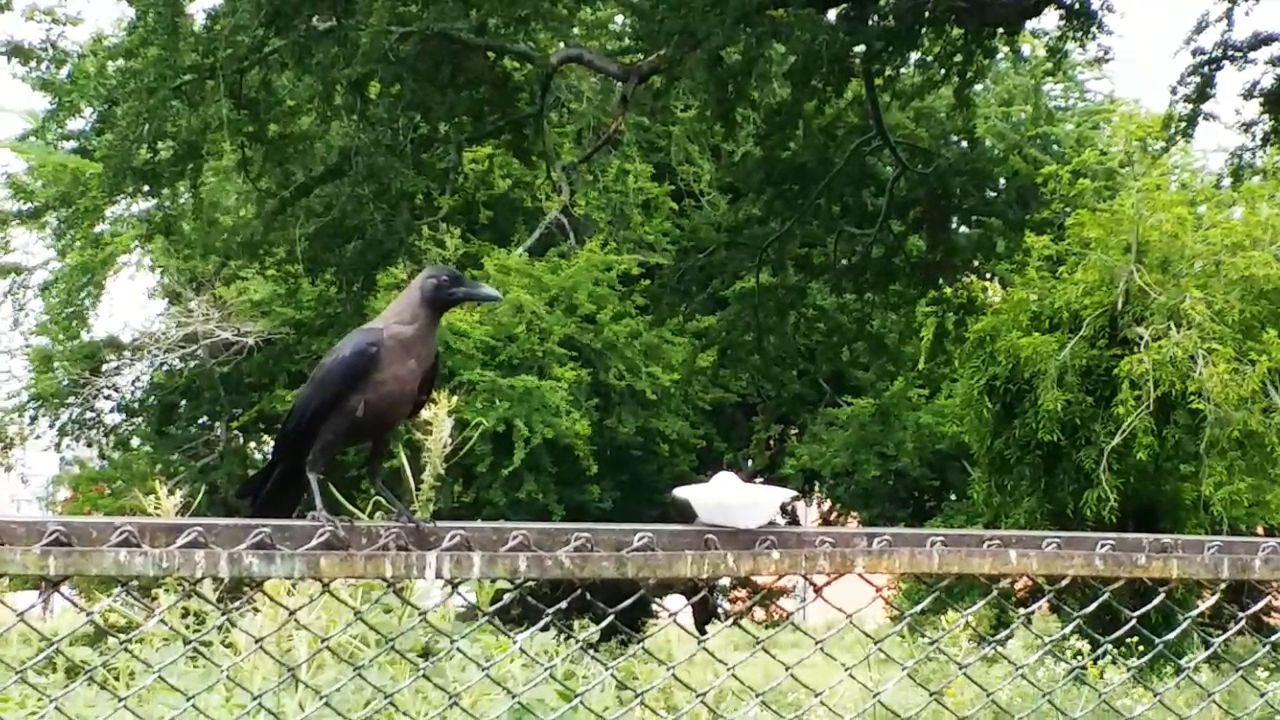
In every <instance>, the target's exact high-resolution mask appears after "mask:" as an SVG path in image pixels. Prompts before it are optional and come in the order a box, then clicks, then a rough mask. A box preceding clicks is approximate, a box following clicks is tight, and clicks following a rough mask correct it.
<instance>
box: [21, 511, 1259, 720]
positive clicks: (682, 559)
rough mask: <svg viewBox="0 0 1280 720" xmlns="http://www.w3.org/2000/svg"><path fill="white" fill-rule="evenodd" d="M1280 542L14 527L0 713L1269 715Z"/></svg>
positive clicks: (780, 532)
mask: <svg viewBox="0 0 1280 720" xmlns="http://www.w3.org/2000/svg"><path fill="white" fill-rule="evenodd" d="M1277 550H1280V546H1277V544H1276V543H1275V542H1274V541H1272V540H1268V539H1266V538H1245V537H1220V538H1212V537H1182V536H1169V537H1162V536H1143V535H1089V534H1078V533H1072V534H1068V533H1030V532H986V531H952V530H916V529H902V528H856V529H849V528H773V527H771V528H767V529H764V530H759V531H750V532H744V531H727V530H722V529H719V528H706V527H698V526H683V525H660V526H632V525H591V526H589V525H570V524H509V523H441V524H440V525H439V526H438V527H434V528H427V529H419V528H412V527H404V526H399V525H393V524H376V523H367V524H366V523H361V524H357V525H353V526H343V527H342V528H341V529H340V530H335V529H333V528H328V527H324V526H321V525H319V524H317V523H310V522H301V521H290V522H272V523H265V524H264V523H259V522H246V521H229V520H221V519H207V518H199V519H190V520H154V519H143V518H36V519H31V518H0V575H3V576H4V578H5V579H4V581H3V582H5V583H7V584H8V585H9V588H8V590H9V592H8V593H7V594H6V595H4V596H3V597H2V598H0V599H2V600H4V606H3V607H0V717H2V718H10V717H13V718H19V717H71V718H90V719H93V720H97V719H98V718H116V717H120V718H124V717H140V718H188V717H190V718H220V719H221V718H259V717H261V718H267V717H275V718H284V717H288V718H290V719H291V720H292V718H301V717H313V718H400V717H409V718H426V717H440V718H473V717H475V718H525V717H563V718H579V717H583V718H594V717H602V718H643V717H690V718H719V717H724V718H753V717H760V718H768V717H799V716H804V717H806V718H808V717H815V718H845V717H868V718H892V717H902V718H908V717H911V718H914V717H923V718H933V717H937V718H954V717H975V718H988V717H990V718H1005V717H1024V718H1041V717H1081V718H1085V717H1087V718H1094V717H1100V718H1109V717H1139V716H1141V717H1156V718H1160V717H1179V718H1199V717H1258V718H1264V717H1265V718H1274V717H1277V716H1278V715H1280V662H1278V661H1280V656H1278V655H1277V653H1276V651H1275V649H1274V648H1275V644H1276V640H1277V635H1278V634H1280V613H1277V612H1276V607H1275V601H1274V598H1273V595H1274V591H1275V589H1276V587H1277V586H1276V583H1277V582H1280V552H1277ZM36 587H42V588H43V594H42V596H41V597H40V600H42V601H44V602H33V596H35V595H38V594H41V593H38V592H37V591H36V590H35V589H34V588H36ZM22 588H27V589H26V590H25V592H18V590H19V589H22Z"/></svg>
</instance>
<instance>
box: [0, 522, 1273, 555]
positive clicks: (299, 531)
mask: <svg viewBox="0 0 1280 720" xmlns="http://www.w3.org/2000/svg"><path fill="white" fill-rule="evenodd" d="M325 532H326V531H325V530H324V527H323V526H322V525H321V524H319V523H316V522H310V521H303V520H282V521H272V522H259V521H250V520H239V519H225V518H186V519H172V520H170V519H153V518H112V517H45V518H40V517H0V543H3V544H4V545H7V546H10V547H23V546H26V547H32V546H36V545H39V544H41V543H42V542H43V543H44V544H45V545H49V544H54V545H67V546H72V547H95V546H97V547H102V546H106V545H108V544H112V545H116V546H121V545H123V546H129V545H130V544H134V545H140V546H143V547H172V546H174V545H175V544H177V545H181V546H183V547H200V546H207V547H213V548H235V547H238V546H242V545H244V544H245V543H247V542H251V544H252V545H253V546H255V547H264V548H271V547H274V548H280V549H288V550H296V549H302V548H315V547H317V544H320V545H328V544H329V543H330V540H324V539H322V538H321V535H323V534H324V533H325ZM51 535H53V536H56V538H55V540H53V541H50V539H49V538H50V536H51ZM343 535H344V538H343V539H341V540H335V541H334V542H339V543H340V545H341V547H342V548H343V549H351V550H370V549H390V548H389V547H388V544H389V543H390V544H393V545H403V547H402V548H401V549H413V550H424V551H430V550H437V551H439V550H444V551H463V552H471V551H481V552H500V551H504V550H506V551H510V550H519V549H523V550H537V551H543V552H554V551H557V550H561V549H564V548H573V549H575V550H580V549H587V550H595V551H600V552H622V551H624V550H637V549H649V550H653V549H656V550H663V551H670V550H687V549H699V550H728V551H738V550H743V551H745V550H755V549H775V548H776V549H779V550H803V549H813V548H835V549H850V550H856V549H884V548H930V547H935V546H941V547H948V548H955V549H964V548H970V549H973V548H988V549H991V548H1002V549H1009V550H1019V551H1026V550H1051V551H1052V550H1064V551H1075V552H1096V551H1099V550H1110V551H1113V552H1122V553H1126V552H1127V553H1146V554H1183V555H1201V554H1205V553H1212V554H1220V555H1249V556H1255V555H1270V554H1277V555H1280V543H1278V542H1277V541H1276V540H1275V539H1271V538H1264V537H1213V536H1184V535H1142V534H1112V533H1063V532H1027V531H986V530H938V529H917V528H871V527H857V528H846V527H830V528H826V527H767V528H762V529H760V530H730V529H725V528H716V527H707V526H700V525H631V524H613V525H607V524H606V525H589V524H578V523H507V522H485V523H481V522H441V523H439V525H438V526H436V527H431V528H427V529H425V530H421V529H418V528H415V527H412V526H407V525H401V524H396V523H355V524H348V525H344V526H343ZM641 536H643V537H644V538H645V542H644V543H642V544H643V545H644V547H643V548H641V547H638V546H637V537H641ZM113 538H114V540H115V542H112V541H113Z"/></svg>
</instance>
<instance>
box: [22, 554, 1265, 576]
mask: <svg viewBox="0 0 1280 720" xmlns="http://www.w3.org/2000/svg"><path fill="white" fill-rule="evenodd" d="M843 573H859V574H866V573H873V574H887V575H900V574H909V575H983V576H992V575H999V576H1012V575H1024V574H1025V575H1035V576H1075V577H1095V578H1148V579H1187V580H1193V579H1194V580H1228V579H1230V580H1257V581H1268V580H1280V556H1258V555H1255V556H1245V555H1213V554H1210V555H1199V556H1197V555H1176V554H1150V553H1148V554H1143V553H1125V552H1114V551H1112V552H1082V551H1074V550H1066V551H1045V550H1028V551H1019V550H1003V549H986V550H984V549H981V548H943V547H936V548H886V549H881V550H871V549H821V550H819V549H813V550H770V551H752V550H731V551H724V550H702V551H682V552H656V553H655V552H644V553H600V552H568V553H533V552H504V553H489V552H381V551H375V552H350V551H333V550H315V551H306V552H296V551H281V550H174V549H161V548H101V547H98V548H53V547H42V548H13V547H4V548H0V575H8V576H15V575H39V576H50V577H62V576H81V577H89V576H96V577H182V578H313V579H322V578H331V579H337V578H380V579H387V580H405V579H446V580H449V579H452V580H464V579H481V578H489V579H497V578H528V579H534V578H539V579H543V578H545V579H588V578H636V579H644V578H659V577H665V578H704V577H721V576H740V575H792V574H794V575H806V576H807V575H833V574H843Z"/></svg>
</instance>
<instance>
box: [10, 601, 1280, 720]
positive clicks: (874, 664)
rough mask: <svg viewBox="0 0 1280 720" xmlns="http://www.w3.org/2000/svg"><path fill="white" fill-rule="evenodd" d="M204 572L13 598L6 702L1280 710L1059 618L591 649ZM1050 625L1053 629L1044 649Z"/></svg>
mask: <svg viewBox="0 0 1280 720" xmlns="http://www.w3.org/2000/svg"><path fill="white" fill-rule="evenodd" d="M199 587H200V589H199V590H198V591H192V590H191V589H190V588H189V587H188V588H187V589H186V591H185V592H184V591H183V586H180V585H179V584H178V583H177V581H166V583H165V587H163V588H161V589H160V590H157V591H153V592H152V593H151V594H150V595H149V596H148V597H147V601H146V602H142V601H140V600H138V599H137V598H136V596H131V595H130V594H127V593H124V592H117V593H115V594H114V596H113V597H110V598H105V599H103V600H102V601H100V602H99V603H97V604H96V605H95V606H94V609H93V610H92V611H91V612H89V613H88V614H87V615H80V614H77V613H74V612H66V613H62V614H59V615H55V616H54V617H52V618H50V619H49V620H39V619H37V618H36V617H35V616H36V614H37V612H38V611H35V610H33V611H31V612H28V613H26V616H30V617H26V616H24V617H26V620H25V621H22V620H19V619H18V618H17V616H16V614H15V613H13V612H12V611H6V612H5V613H4V615H5V617H0V661H3V662H0V717H3V718H25V717H34V716H36V715H39V714H41V713H42V712H43V713H50V712H51V704H52V705H53V706H54V707H56V710H54V711H52V712H53V713H59V714H58V716H59V717H72V718H87V719H89V720H99V719H102V718H124V717H142V718H167V717H182V718H186V717H213V718H234V717H264V718H265V717H284V718H291V719H292V718H301V717H315V718H338V717H344V716H345V717H370V718H404V717H409V718H420V717H432V716H439V717H446V718H453V717H468V716H472V715H474V716H478V717H496V718H526V717H542V716H549V715H553V714H556V713H563V714H562V715H560V716H561V717H566V718H579V717H582V718H586V717H595V716H597V715H601V716H606V717H607V716H615V715H616V716H620V717H628V718H647V717H663V716H679V715H681V713H687V714H684V715H683V717H690V718H708V717H741V718H752V717H762V718H763V717H778V716H784V717H785V716H791V715H797V716H799V715H803V716H804V717H805V718H806V719H808V718H824V719H825V718H843V717H858V716H859V715H860V714H863V715H862V716H864V717H873V718H886V717H896V716H903V717H921V718H934V717H937V718H943V717H945V718H952V717H955V716H956V715H960V716H966V715H968V714H971V715H969V716H972V717H992V718H994V717H1009V716H1018V715H1022V714H1027V715H1028V716H1029V717H1034V718H1051V717H1075V716H1079V717H1089V718H1108V717H1124V716H1130V715H1132V716H1136V715H1142V716H1143V717H1151V718H1162V717H1193V716H1194V717H1197V718H1200V717H1204V718H1214V717H1275V716H1276V714H1277V713H1276V709H1277V707H1278V706H1280V700H1277V701H1273V702H1271V703H1268V702H1267V693H1270V692H1272V691H1273V690H1274V689H1275V688H1276V686H1277V682H1276V680H1273V679H1272V678H1270V677H1268V676H1267V673H1268V670H1266V669H1263V668H1262V667H1260V666H1259V665H1258V663H1257V662H1255V663H1254V665H1253V666H1252V667H1251V668H1249V669H1247V670H1246V671H1245V672H1244V673H1243V675H1241V676H1235V673H1234V671H1233V670H1232V668H1231V666H1230V665H1229V664H1228V663H1226V659H1227V658H1226V656H1225V655H1223V654H1221V653H1223V652H1228V651H1229V652H1230V653H1231V654H1232V655H1234V656H1237V657H1239V658H1244V657H1249V656H1251V655H1253V654H1254V653H1255V652H1257V651H1258V649H1259V648H1258V647H1245V646H1235V647H1233V648H1228V649H1227V650H1222V649H1220V651H1219V655H1218V658H1219V659H1220V660H1222V662H1221V663H1203V664H1200V665H1197V666H1196V667H1194V669H1193V670H1192V671H1191V672H1190V673H1189V674H1188V675H1187V676H1186V677H1182V678H1180V679H1179V678H1177V677H1175V676H1173V674H1172V671H1171V672H1170V673H1169V674H1167V675H1166V676H1165V677H1163V678H1154V679H1153V678H1146V680H1145V683H1147V684H1144V682H1143V681H1140V680H1139V679H1138V678H1136V677H1133V676H1132V673H1131V671H1130V670H1129V669H1127V668H1126V667H1125V666H1124V665H1123V663H1122V662H1121V661H1119V660H1117V659H1114V658H1103V659H1101V660H1097V659H1095V660H1092V661H1090V659H1089V657H1088V655H1089V649H1088V646H1087V645H1086V644H1084V643H1083V641H1081V640H1080V639H1079V638H1075V637H1071V636H1069V635H1068V634H1066V633H1065V632H1064V631H1063V629H1062V627H1061V626H1060V625H1059V624H1058V623H1057V621H1056V620H1055V619H1054V618H1052V617H1040V618H1037V619H1035V620H1034V621H1032V622H1029V623H1028V625H1026V626H1024V627H1020V628H1018V629H1017V630H1016V631H1015V632H1013V633H1012V634H1011V636H1010V637H1009V639H1008V641H1007V642H1004V643H1002V644H1001V645H1000V646H998V647H996V648H991V647H986V648H984V647H983V646H982V645H980V644H979V643H978V642H976V641H975V638H974V636H973V634H972V633H970V632H968V631H966V630H965V629H964V626H963V623H960V622H958V621H957V620H958V618H956V617H952V618H951V619H950V621H951V624H950V625H949V626H948V627H949V630H948V632H946V633H945V637H943V638H942V639H941V640H937V639H932V638H929V637H924V636H923V635H920V634H918V633H917V634H915V635H914V636H912V637H905V636H904V635H905V634H904V633H898V634H897V635H894V636H892V637H885V635H886V633H887V632H888V628H884V629H879V630H864V629H861V628H858V627H855V626H853V625H849V624H846V625H842V626H839V627H831V628H826V629H822V628H817V627H806V628H805V630H807V631H808V632H809V633H815V634H820V635H825V637H823V638H822V639H821V640H815V639H813V638H811V637H809V636H807V635H806V634H805V630H802V629H800V628H798V627H797V626H786V627H783V628H780V629H768V628H763V627H760V626H755V625H752V624H749V623H745V624H741V625H717V626H714V627H713V629H712V633H713V634H712V637H710V638H709V639H707V640H705V641H704V642H702V643H700V642H699V641H698V640H697V639H696V638H695V637H693V636H692V635H691V634H690V633H689V632H688V631H686V630H684V629H683V628H681V627H679V626H678V625H675V624H672V623H668V624H666V625H665V626H664V627H662V628H661V629H659V630H657V631H656V632H655V633H654V634H653V635H652V636H651V637H649V638H648V639H647V640H646V641H645V642H643V643H642V644H638V645H633V646H631V647H630V648H623V647H617V646H610V647H606V648H602V649H597V650H594V651H591V650H586V649H581V648H580V647H578V646H577V643H575V642H573V641H570V640H566V639H565V638H564V636H560V635H556V634H553V633H547V632H534V633H524V634H521V635H520V638H519V639H512V638H511V637H508V636H506V635H504V634H503V633H501V632H500V631H499V630H497V629H495V628H493V627H491V626H487V625H472V624H466V623H463V622H461V621H460V620H458V619H457V618H456V617H455V615H456V612H457V611H456V610H455V609H453V608H451V607H435V609H432V610H429V611H427V612H423V611H421V610H418V609H416V608H415V604H416V605H417V607H427V606H429V605H438V604H439V600H438V599H437V600H435V601H434V603H433V602H431V601H430V600H429V598H428V597H427V595H428V594H429V593H428V590H427V588H426V587H425V584H423V585H419V586H416V587H415V586H409V585H401V586H399V587H398V589H397V590H396V591H395V592H392V591H391V590H390V588H389V586H387V585H384V584H381V583H373V582H355V581H351V582H335V583H332V584H331V585H330V586H329V589H328V591H327V592H326V590H325V587H324V586H323V585H322V584H321V583H319V582H315V581H305V582H296V581H270V582H268V583H267V586H266V590H265V592H258V593H256V594H254V595H252V596H250V597H248V598H246V599H244V600H241V601H239V602H231V601H229V600H224V605H228V606H229V609H228V610H220V609H219V608H217V607H216V606H215V605H214V604H213V603H212V602H211V601H210V600H208V599H207V598H212V597H214V586H213V585H212V584H211V583H210V582H205V583H203V584H202V585H201V586H199ZM428 622H429V623H430V624H428ZM433 626H434V627H433ZM1052 636H1060V638H1061V639H1059V640H1057V641H1056V642H1053V643H1052V644H1051V647H1052V649H1053V652H1052V653H1046V652H1044V648H1045V646H1046V641H1045V639H1044V638H1046V637H1052ZM1241 642H1242V643H1247V642H1248V641H1241ZM1255 644H1256V643H1255ZM819 648H820V649H821V651H819ZM1264 655H1265V653H1264ZM730 666H731V667H730ZM904 666H906V668H907V669H905V670H904ZM1277 677H1280V676H1277ZM1219 686H1221V687H1219ZM997 688H998V689H997ZM50 698H54V700H53V701H52V703H51V699H50ZM119 698H127V699H126V700H125V706H124V708H127V709H124V708H122V706H121V703H120V700H119ZM389 702H390V703H394V704H388V703H389ZM464 711H465V712H464ZM202 713H203V714H202ZM437 713H439V715H436V714H437Z"/></svg>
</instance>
